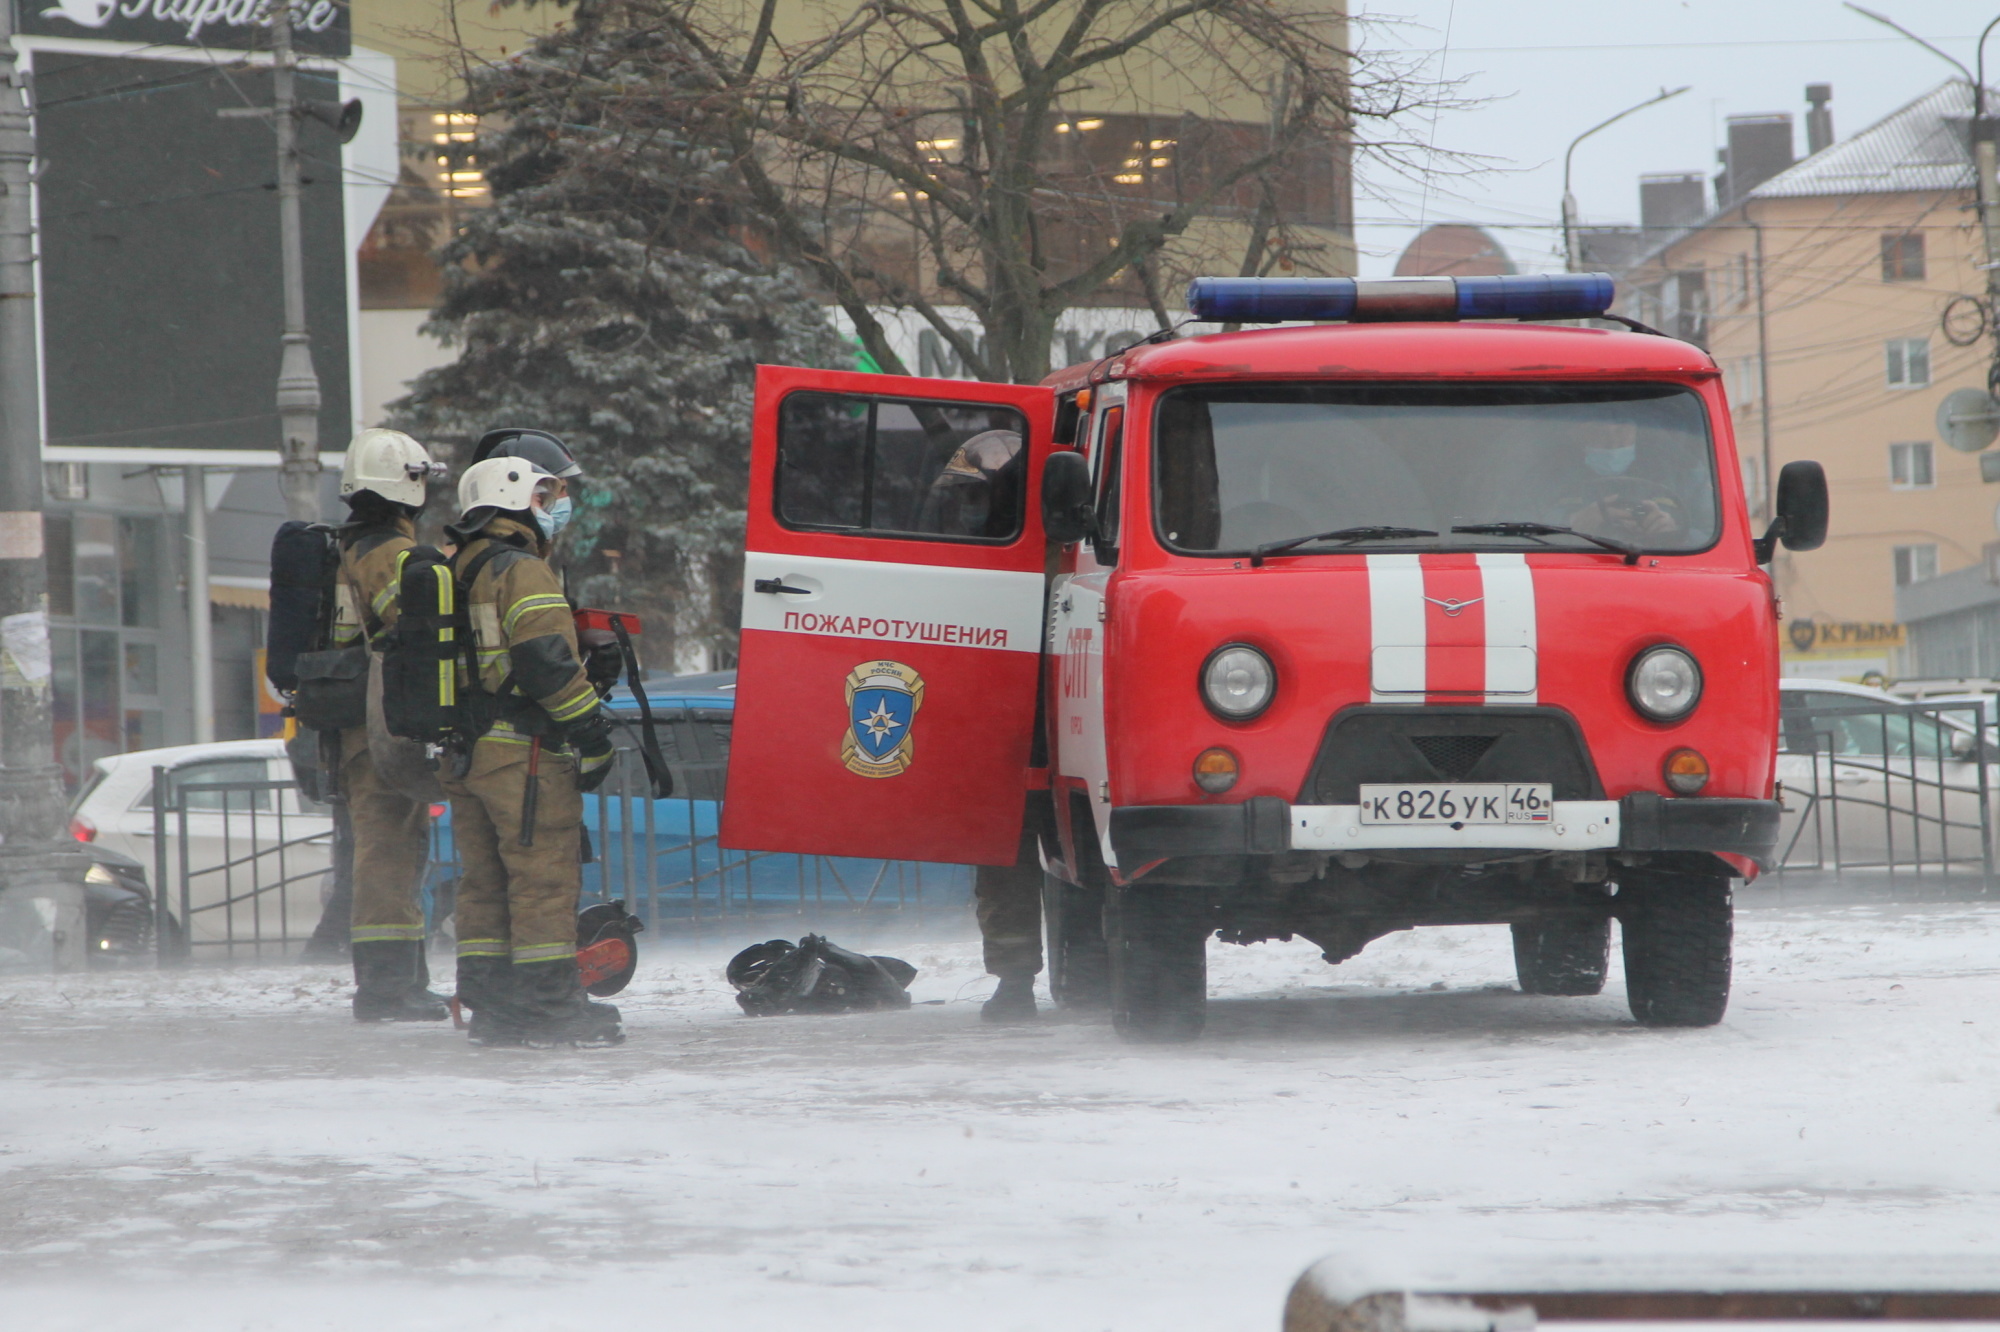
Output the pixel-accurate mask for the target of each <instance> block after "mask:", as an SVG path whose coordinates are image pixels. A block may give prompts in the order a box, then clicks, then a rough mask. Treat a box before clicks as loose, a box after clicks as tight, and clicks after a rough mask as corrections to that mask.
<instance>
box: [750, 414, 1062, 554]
mask: <svg viewBox="0 0 2000 1332" xmlns="http://www.w3.org/2000/svg"><path fill="white" fill-rule="evenodd" d="M1026 438H1027V422H1026V420H1025V419H1024V418H1023V417H1022V416H1021V414H1020V413H1019V412H1017V411H1014V410H1013V409H1012V408H1008V407H996V406H993V405H991V404H985V403H961V402H932V401H923V400H918V399H908V398H901V399H898V398H871V397H860V396H855V395H849V394H840V393H794V394H792V395H791V396H790V397H787V398H786V399H785V401H784V402H783V404H782V405H781V406H780V407H779V412H778V477H777V509H778V521H780V522H782V523H783V524H785V526H787V527H796V528H805V529H809V530H815V531H833V532H854V533H863V532H879V533H883V534H893V535H896V536H911V537H919V538H930V539H933V540H945V541H991V542H1004V541H1011V540H1013V539H1014V538H1015V537H1017V536H1019V535H1020V534H1021V521H1022V515H1023V514H1024V512H1025V511H1026V503H1027V486H1026V484H1025V480H1026V476H1027V470H1028V457H1027V450H1026V448H1025V447H1024V441H1025V440H1026Z"/></svg>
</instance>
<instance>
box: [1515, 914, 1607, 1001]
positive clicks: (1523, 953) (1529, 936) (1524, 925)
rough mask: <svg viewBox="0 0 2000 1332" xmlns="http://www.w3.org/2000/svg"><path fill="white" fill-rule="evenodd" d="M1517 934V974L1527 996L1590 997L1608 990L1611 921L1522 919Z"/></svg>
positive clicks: (1604, 919)
mask: <svg viewBox="0 0 2000 1332" xmlns="http://www.w3.org/2000/svg"><path fill="white" fill-rule="evenodd" d="M1513 930H1514V974H1515V976H1517V977H1518V978H1519V979H1520V982H1521V993H1522V994H1557V995H1586V994H1598V993H1601V992H1602V991H1603V989H1604V973H1605V971H1606V969H1607V968H1608V967H1609V965H1610V962H1611V921H1610V919H1609V918H1600V919H1597V920H1591V919H1589V918H1585V919H1581V920H1578V919H1574V918H1563V917H1556V918H1554V919H1550V920H1533V921H1522V922H1519V923H1517V924H1515V925H1514V926H1513Z"/></svg>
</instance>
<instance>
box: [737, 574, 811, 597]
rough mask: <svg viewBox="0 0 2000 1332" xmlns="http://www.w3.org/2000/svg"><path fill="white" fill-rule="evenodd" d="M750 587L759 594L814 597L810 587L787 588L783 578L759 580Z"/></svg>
mask: <svg viewBox="0 0 2000 1332" xmlns="http://www.w3.org/2000/svg"><path fill="white" fill-rule="evenodd" d="M750 586H751V587H752V589H754V590H755V591H758V592H770V593H773V594H777V593H782V592H789V593H791V594H792V595H793V596H795V597H809V596H811V595H812V589H811V588H809V587H786V586H785V580H784V579H782V578H759V579H758V580H757V581H756V582H754V583H752V584H751V585H750Z"/></svg>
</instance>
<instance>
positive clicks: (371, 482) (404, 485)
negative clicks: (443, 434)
mask: <svg viewBox="0 0 2000 1332" xmlns="http://www.w3.org/2000/svg"><path fill="white" fill-rule="evenodd" d="M443 475H444V464H442V463H434V462H432V461H431V455H430V454H428V453H426V452H424V446H423V445H421V444H419V443H417V441H415V440H414V439H411V438H410V437H409V436H408V435H406V434H404V433H403V432H402V431H400V430H382V429H373V430H364V431H362V432H361V433H360V434H358V435H356V436H355V437H354V438H353V439H352V440H351V441H349V443H348V445H347V461H346V462H344V463H342V464H341V467H340V493H341V494H342V495H343V496H346V495H358V494H360V493H361V492H362V491H364V490H371V491H373V492H375V493H376V494H377V495H380V496H381V497H382V498H383V499H385V500H392V501H394V502H395V503H397V504H407V505H409V506H410V507H411V508H413V509H420V508H422V507H423V504H424V482H425V481H426V480H427V479H428V478H430V477H433V476H443Z"/></svg>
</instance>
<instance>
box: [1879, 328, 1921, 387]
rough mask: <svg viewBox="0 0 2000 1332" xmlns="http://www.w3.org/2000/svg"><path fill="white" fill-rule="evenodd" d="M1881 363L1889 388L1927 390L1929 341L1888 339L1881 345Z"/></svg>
mask: <svg viewBox="0 0 2000 1332" xmlns="http://www.w3.org/2000/svg"><path fill="white" fill-rule="evenodd" d="M1882 362H1883V369H1884V371H1885V372H1886V374H1887V377H1888V380H1889V387H1890V388H1892V389H1910V388H1928V387H1929V386H1930V382H1931V340H1930V339H1929V338H1890V339H1889V340H1888V341H1887V342H1885V343H1883V344H1882Z"/></svg>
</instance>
